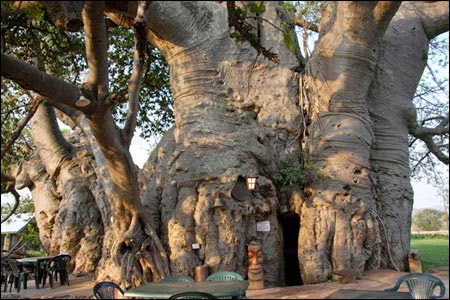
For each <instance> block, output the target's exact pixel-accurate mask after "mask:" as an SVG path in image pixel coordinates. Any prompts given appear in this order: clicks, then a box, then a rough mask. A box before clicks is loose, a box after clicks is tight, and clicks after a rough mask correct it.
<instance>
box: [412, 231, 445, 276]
mask: <svg viewBox="0 0 450 300" xmlns="http://www.w3.org/2000/svg"><path fill="white" fill-rule="evenodd" d="M411 249H419V251H420V254H421V259H420V260H421V262H422V269H423V272H425V273H433V271H435V269H436V268H437V267H442V266H445V267H447V268H448V252H449V243H448V236H447V237H446V238H445V237H440V238H433V237H421V238H415V237H414V235H413V238H412V239H411Z"/></svg>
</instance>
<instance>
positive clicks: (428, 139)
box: [410, 117, 449, 165]
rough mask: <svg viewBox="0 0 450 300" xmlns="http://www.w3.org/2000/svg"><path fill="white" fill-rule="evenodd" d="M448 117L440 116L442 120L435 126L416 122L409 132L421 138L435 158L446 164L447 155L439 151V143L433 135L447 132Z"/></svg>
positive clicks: (447, 160)
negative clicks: (425, 125) (429, 126)
mask: <svg viewBox="0 0 450 300" xmlns="http://www.w3.org/2000/svg"><path fill="white" fill-rule="evenodd" d="M448 124H449V118H448V117H446V118H442V121H441V123H440V124H439V125H437V126H436V127H435V128H427V127H422V126H419V125H418V124H417V125H416V126H414V127H412V128H411V129H410V134H411V135H412V136H414V137H416V138H418V139H420V140H422V141H423V142H424V143H425V145H426V146H427V148H428V150H429V151H430V152H431V153H433V154H434V155H435V156H436V157H437V159H439V160H440V161H441V162H443V163H444V164H446V165H448V163H449V157H448V154H445V153H444V152H443V151H441V149H440V147H439V145H437V144H436V143H435V142H434V141H433V137H434V136H439V135H444V134H447V135H448V134H449V126H448Z"/></svg>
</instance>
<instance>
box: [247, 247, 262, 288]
mask: <svg viewBox="0 0 450 300" xmlns="http://www.w3.org/2000/svg"><path fill="white" fill-rule="evenodd" d="M247 252H248V253H247V254H248V274H247V275H248V282H249V285H248V289H249V290H260V289H263V288H264V273H263V269H264V268H263V252H262V249H261V245H260V244H259V243H257V242H251V243H250V244H249V245H248V247H247Z"/></svg>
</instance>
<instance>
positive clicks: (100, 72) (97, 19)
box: [82, 1, 109, 102]
mask: <svg viewBox="0 0 450 300" xmlns="http://www.w3.org/2000/svg"><path fill="white" fill-rule="evenodd" d="M104 10H105V4H104V1H86V4H85V6H84V10H83V13H82V16H83V22H84V32H85V36H86V41H85V45H86V58H87V64H88V67H89V74H88V76H87V78H86V83H85V88H86V90H87V91H88V92H90V93H93V94H94V95H86V97H87V98H89V97H90V98H89V100H91V101H94V100H99V101H100V102H104V101H106V99H107V96H108V88H109V87H108V86H109V81H108V57H107V50H108V33H107V30H106V22H105V19H104V16H103V12H104ZM91 98H92V99H91Z"/></svg>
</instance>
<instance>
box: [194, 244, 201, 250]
mask: <svg viewBox="0 0 450 300" xmlns="http://www.w3.org/2000/svg"><path fill="white" fill-rule="evenodd" d="M192 249H194V250H195V249H200V244H192Z"/></svg>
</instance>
